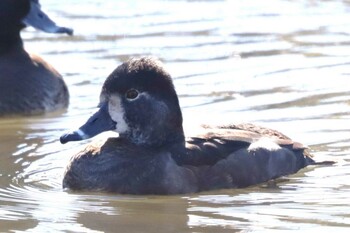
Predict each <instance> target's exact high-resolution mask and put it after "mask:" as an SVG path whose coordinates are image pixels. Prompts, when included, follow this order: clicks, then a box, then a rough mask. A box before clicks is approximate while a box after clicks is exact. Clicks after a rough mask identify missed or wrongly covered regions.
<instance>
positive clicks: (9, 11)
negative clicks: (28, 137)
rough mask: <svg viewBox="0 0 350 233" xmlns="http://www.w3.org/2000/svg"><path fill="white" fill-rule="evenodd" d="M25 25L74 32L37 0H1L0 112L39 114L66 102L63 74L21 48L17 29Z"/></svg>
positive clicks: (63, 106)
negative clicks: (54, 17)
mask: <svg viewBox="0 0 350 233" xmlns="http://www.w3.org/2000/svg"><path fill="white" fill-rule="evenodd" d="M26 25H31V26H33V27H35V28H37V29H40V30H43V31H45V32H49V33H66V34H69V35H72V33H73V30H72V29H70V28H65V27H59V26H57V25H56V24H55V23H54V22H53V21H52V20H51V19H50V18H49V17H48V16H47V15H46V14H45V13H44V12H42V11H41V9H40V4H39V2H38V0H1V1H0V116H3V115H13V114H16V115H18V114H20V115H27V114H40V113H44V112H48V111H53V110H57V109H61V108H65V107H67V106H68V102H69V94H68V89H67V86H66V84H65V83H64V81H63V79H62V76H61V75H60V74H59V73H58V72H57V71H56V70H55V69H54V68H53V67H52V66H50V65H49V64H48V63H47V62H45V61H44V60H43V59H42V58H40V57H39V56H36V55H32V54H28V53H27V52H26V51H25V50H24V48H23V42H22V39H21V36H20V31H21V30H22V29H23V28H24V27H25V26H26Z"/></svg>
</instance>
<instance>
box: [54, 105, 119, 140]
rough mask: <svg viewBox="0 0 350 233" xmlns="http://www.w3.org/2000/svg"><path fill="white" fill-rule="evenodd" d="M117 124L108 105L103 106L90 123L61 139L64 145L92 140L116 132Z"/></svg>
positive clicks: (89, 120)
mask: <svg viewBox="0 0 350 233" xmlns="http://www.w3.org/2000/svg"><path fill="white" fill-rule="evenodd" d="M116 125H117V123H116V122H115V121H113V120H112V118H111V117H110V115H109V112H108V105H107V103H106V104H103V105H102V106H101V107H100V109H99V110H98V111H97V112H95V113H94V114H93V115H92V116H91V117H90V118H89V119H88V121H87V122H86V123H85V124H84V125H82V126H81V127H80V128H79V129H78V130H75V131H73V132H70V133H67V134H64V135H62V136H61V137H60V142H61V143H62V144H64V143H67V142H70V141H81V140H85V139H88V138H92V137H94V136H96V135H98V134H100V133H102V132H105V131H109V130H115V129H116Z"/></svg>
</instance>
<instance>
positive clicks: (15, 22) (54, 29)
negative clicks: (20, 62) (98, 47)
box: [0, 0, 73, 35]
mask: <svg viewBox="0 0 350 233" xmlns="http://www.w3.org/2000/svg"><path fill="white" fill-rule="evenodd" d="M25 26H32V27H34V28H37V29H39V30H42V31H44V32H49V33H66V34H69V35H72V34H73V30H72V29H71V28H66V27H60V26H57V25H56V23H55V22H53V21H52V20H51V19H50V18H49V17H48V16H47V15H46V14H45V13H44V12H43V11H42V10H41V6H40V4H39V1H38V0H1V1H0V29H1V31H2V33H4V32H6V33H7V34H15V33H17V34H18V33H19V31H20V30H21V29H22V28H24V27H25Z"/></svg>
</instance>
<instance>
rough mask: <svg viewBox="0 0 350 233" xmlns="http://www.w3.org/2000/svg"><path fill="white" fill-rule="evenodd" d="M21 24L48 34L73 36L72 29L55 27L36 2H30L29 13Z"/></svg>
mask: <svg viewBox="0 0 350 233" xmlns="http://www.w3.org/2000/svg"><path fill="white" fill-rule="evenodd" d="M23 23H24V24H26V25H27V26H32V27H34V28H36V29H39V30H42V31H44V32H48V33H66V34H68V35H73V29H71V28H66V27H60V26H57V25H56V23H55V22H53V21H52V20H51V19H50V18H49V17H48V16H47V15H46V14H45V13H44V12H43V11H42V10H41V7H40V4H39V2H38V1H37V0H31V1H30V11H29V13H28V15H27V16H26V17H25V18H24V19H23Z"/></svg>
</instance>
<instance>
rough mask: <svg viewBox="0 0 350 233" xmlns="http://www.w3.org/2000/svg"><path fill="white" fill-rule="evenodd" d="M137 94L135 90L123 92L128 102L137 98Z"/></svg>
mask: <svg viewBox="0 0 350 233" xmlns="http://www.w3.org/2000/svg"><path fill="white" fill-rule="evenodd" d="M139 94H140V93H139V92H138V91H137V90H136V89H133V88H132V89H129V90H127V91H126V92H125V98H127V99H128V100H134V99H136V98H137V97H138V96H139Z"/></svg>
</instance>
